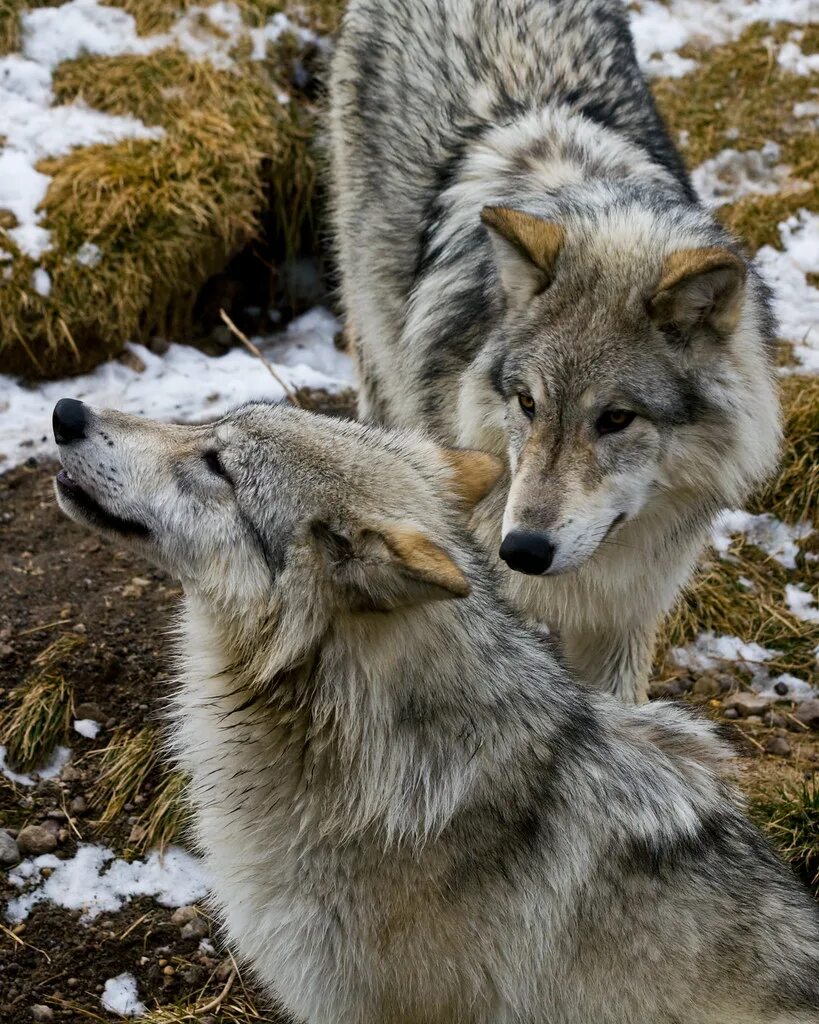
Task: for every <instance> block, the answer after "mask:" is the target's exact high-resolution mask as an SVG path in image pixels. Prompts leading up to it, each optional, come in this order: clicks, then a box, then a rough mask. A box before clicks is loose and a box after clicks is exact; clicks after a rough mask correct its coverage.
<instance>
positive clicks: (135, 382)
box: [0, 308, 353, 470]
mask: <svg viewBox="0 0 819 1024" xmlns="http://www.w3.org/2000/svg"><path fill="white" fill-rule="evenodd" d="M338 329H339V323H338V320H337V319H336V318H335V317H334V316H333V315H332V314H331V313H330V312H329V311H328V310H326V309H321V308H317V309H313V310H311V311H310V312H308V313H305V314H304V315H303V316H301V317H298V318H297V319H295V320H293V321H292V322H291V323H290V324H289V325H288V327H287V329H286V330H284V331H282V332H280V333H278V334H275V335H272V336H269V337H266V338H255V339H254V341H255V343H256V344H257V345H258V347H259V348H260V349H261V350H262V352H264V354H265V357H266V358H267V359H269V360H270V361H271V362H272V363H273V365H274V367H275V369H276V370H277V372H278V374H279V376H281V377H282V378H283V379H284V380H285V381H287V382H288V383H289V384H290V385H291V386H292V387H294V388H299V387H309V388H325V389H326V390H328V391H332V392H338V391H340V390H343V389H344V388H347V387H350V386H352V382H353V370H352V362H351V360H350V358H349V356H347V355H345V354H344V353H342V352H339V351H338V350H337V349H336V347H335V344H334V341H333V339H334V337H335V335H336V333H337V331H338ZM128 350H129V351H130V352H131V353H133V354H134V355H135V356H136V357H137V359H138V360H139V363H140V364H142V365H144V367H145V368H144V370H143V371H142V372H138V371H137V370H136V369H134V368H133V367H131V366H125V365H124V364H123V363H120V362H116V361H114V362H109V363H104V364H103V365H102V366H99V367H97V369H95V370H94V371H93V372H92V373H89V374H86V375H84V376H82V377H73V378H70V379H66V380H57V381H47V382H45V383H42V384H39V385H38V386H37V387H36V388H30V387H27V386H25V385H24V384H21V383H18V382H17V381H16V380H14V379H13V378H11V377H4V376H2V375H0V395H2V398H0V455H5V456H6V460H5V461H3V462H2V463H1V464H0V465H2V469H3V470H6V469H10V468H11V467H12V466H14V465H17V464H19V463H21V462H24V461H25V460H26V459H27V458H28V457H29V456H31V455H40V454H44V453H48V454H53V453H54V451H55V446H54V442H53V440H52V438H51V426H50V424H51V412H52V409H53V407H54V404H55V403H56V402H57V400H58V399H60V398H63V397H66V396H71V397H73V398H79V399H82V401H84V402H86V403H87V404H89V405H92V406H98V407H114V408H117V409H121V410H122V411H123V412H130V413H136V414H139V415H144V416H150V417H152V418H155V419H163V420H176V421H197V420H202V419H205V418H207V419H212V418H215V417H216V416H219V415H221V414H222V413H224V412H225V411H226V410H228V409H229V408H231V407H232V406H234V405H237V404H239V403H241V402H245V401H250V400H252V399H257V398H261V399H265V400H273V401H279V400H281V399H283V398H284V391H283V389H282V387H281V385H280V384H278V382H277V381H275V380H274V379H273V377H271V376H270V374H268V373H267V371H266V370H265V369H264V367H263V366H262V365H261V363H260V362H259V360H258V359H256V358H255V356H252V355H251V354H250V353H249V352H247V351H246V350H245V349H243V348H234V349H231V350H230V351H228V352H227V353H226V354H225V355H223V356H220V357H218V358H214V357H213V356H207V355H205V354H204V353H203V352H200V351H199V350H198V349H195V348H191V347H189V346H187V345H171V346H170V348H169V349H168V351H167V352H166V353H165V355H163V356H158V355H156V354H155V353H153V352H151V351H150V350H149V349H147V348H145V347H143V346H142V345H129V346H128Z"/></svg>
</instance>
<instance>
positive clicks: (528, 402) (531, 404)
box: [518, 391, 535, 419]
mask: <svg viewBox="0 0 819 1024" xmlns="http://www.w3.org/2000/svg"><path fill="white" fill-rule="evenodd" d="M518 401H519V402H520V407H521V409H523V411H524V412H525V413H526V415H527V416H528V417H529V419H531V418H532V417H533V416H534V415H535V400H534V398H532V396H531V395H527V394H526V392H525V391H521V392H520V394H519V395H518Z"/></svg>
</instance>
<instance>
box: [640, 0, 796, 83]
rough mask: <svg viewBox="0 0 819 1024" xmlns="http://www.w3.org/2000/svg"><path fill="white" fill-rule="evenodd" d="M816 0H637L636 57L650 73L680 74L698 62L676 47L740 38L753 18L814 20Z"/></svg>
mask: <svg viewBox="0 0 819 1024" xmlns="http://www.w3.org/2000/svg"><path fill="white" fill-rule="evenodd" d="M815 20H816V0H706V2H705V3H703V2H702V0H639V5H638V6H635V9H634V10H632V12H631V28H632V32H633V33H634V42H635V45H636V48H637V57H638V59H639V61H640V63H641V64H642V65H643V68H644V70H645V71H646V72H647V73H648V74H649V75H670V76H673V77H680V76H682V75H685V74H687V73H688V72H689V71H691V70H692V69H693V68H695V67H696V62H695V61H693V60H691V59H690V58H687V57H681V56H680V55H679V53H678V52H677V51H678V50H680V49H682V47H684V46H685V45H686V44H688V43H700V44H703V45H705V46H713V45H716V44H719V43H727V42H729V41H730V40H733V39H738V38H739V37H740V36H741V35H742V33H743V32H744V31H745V29H746V28H747V27H748V26H749V25H752V24H754V23H755V22H767V23H768V24H775V23H776V22H782V21H787V22H795V23H800V22H803V23H810V22H812V21H815Z"/></svg>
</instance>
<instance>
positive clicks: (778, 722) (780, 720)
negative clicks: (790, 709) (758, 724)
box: [762, 711, 788, 729]
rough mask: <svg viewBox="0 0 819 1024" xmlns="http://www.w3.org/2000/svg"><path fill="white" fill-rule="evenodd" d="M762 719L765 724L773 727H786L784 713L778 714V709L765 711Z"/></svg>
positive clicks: (786, 721) (786, 722)
mask: <svg viewBox="0 0 819 1024" xmlns="http://www.w3.org/2000/svg"><path fill="white" fill-rule="evenodd" d="M762 721H763V722H764V724H765V725H770V726H772V727H773V728H774V729H786V728H787V726H788V720H787V718H785V716H784V715H780V714H779V712H778V711H766V712H765V714H764V715H763V716H762Z"/></svg>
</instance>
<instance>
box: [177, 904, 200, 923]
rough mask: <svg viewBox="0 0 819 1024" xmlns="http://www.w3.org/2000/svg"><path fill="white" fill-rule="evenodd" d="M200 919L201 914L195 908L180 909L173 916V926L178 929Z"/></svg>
mask: <svg viewBox="0 0 819 1024" xmlns="http://www.w3.org/2000/svg"><path fill="white" fill-rule="evenodd" d="M197 917H199V912H198V910H197V909H196V907H194V906H186V907H179V909H178V910H175V911H174V912H173V914H171V924H175V925H176V926H177V927H178V928H181V927H182V925H185V924H189V923H190V922H191V921H195V920H196V918H197Z"/></svg>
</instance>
